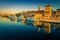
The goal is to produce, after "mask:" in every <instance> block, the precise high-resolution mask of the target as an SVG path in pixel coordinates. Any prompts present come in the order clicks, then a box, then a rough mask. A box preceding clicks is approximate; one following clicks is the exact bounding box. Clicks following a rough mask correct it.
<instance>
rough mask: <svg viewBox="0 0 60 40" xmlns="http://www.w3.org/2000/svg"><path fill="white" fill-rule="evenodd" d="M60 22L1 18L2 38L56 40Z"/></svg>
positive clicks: (58, 36)
mask: <svg viewBox="0 0 60 40" xmlns="http://www.w3.org/2000/svg"><path fill="white" fill-rule="evenodd" d="M59 38H60V24H57V23H47V22H34V21H31V20H17V21H11V19H8V18H0V40H40V39H42V40H45V39H46V40H52V39H53V40H54V39H55V40H56V39H59Z"/></svg>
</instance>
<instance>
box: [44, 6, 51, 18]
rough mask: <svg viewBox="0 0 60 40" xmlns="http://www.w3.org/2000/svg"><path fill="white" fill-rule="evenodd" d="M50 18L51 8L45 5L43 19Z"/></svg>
mask: <svg viewBox="0 0 60 40" xmlns="http://www.w3.org/2000/svg"><path fill="white" fill-rule="evenodd" d="M51 16H52V6H50V5H47V6H45V10H44V19H49V18H50V17H51Z"/></svg>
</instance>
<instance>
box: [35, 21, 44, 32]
mask: <svg viewBox="0 0 60 40" xmlns="http://www.w3.org/2000/svg"><path fill="white" fill-rule="evenodd" d="M42 24H43V23H42V22H34V26H37V27H38V32H40V27H41V26H42Z"/></svg>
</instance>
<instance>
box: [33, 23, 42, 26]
mask: <svg viewBox="0 0 60 40" xmlns="http://www.w3.org/2000/svg"><path fill="white" fill-rule="evenodd" d="M40 25H42V22H34V26H40Z"/></svg>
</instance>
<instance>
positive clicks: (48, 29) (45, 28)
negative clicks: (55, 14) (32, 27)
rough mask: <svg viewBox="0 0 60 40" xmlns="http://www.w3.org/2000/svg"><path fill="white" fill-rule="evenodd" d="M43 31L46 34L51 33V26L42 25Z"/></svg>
mask: <svg viewBox="0 0 60 40" xmlns="http://www.w3.org/2000/svg"><path fill="white" fill-rule="evenodd" d="M44 31H45V32H47V33H50V32H51V24H49V23H44Z"/></svg>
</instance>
